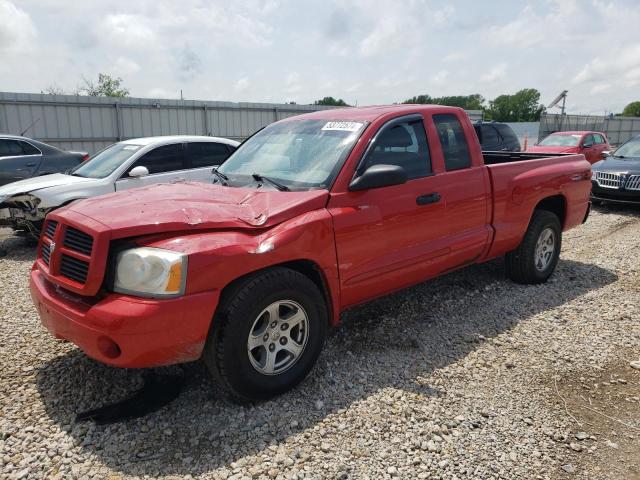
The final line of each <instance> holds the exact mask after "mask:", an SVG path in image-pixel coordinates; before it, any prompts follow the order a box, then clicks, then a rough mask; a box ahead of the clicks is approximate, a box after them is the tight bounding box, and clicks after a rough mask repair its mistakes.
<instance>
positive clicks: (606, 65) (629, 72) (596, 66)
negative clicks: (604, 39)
mask: <svg viewBox="0 0 640 480" xmlns="http://www.w3.org/2000/svg"><path fill="white" fill-rule="evenodd" d="M615 77H624V78H627V79H628V80H631V81H632V82H633V81H634V80H637V79H638V78H640V44H638V45H632V46H629V47H626V48H624V49H622V50H621V51H620V52H619V53H618V54H617V55H615V56H607V57H605V58H603V57H600V56H598V57H595V58H594V59H593V60H591V61H590V62H589V63H588V64H587V65H585V66H584V67H583V68H582V69H581V70H580V71H579V72H578V74H577V75H576V76H575V77H574V79H573V83H574V84H576V85H579V84H582V83H587V82H597V81H600V80H604V79H607V78H615Z"/></svg>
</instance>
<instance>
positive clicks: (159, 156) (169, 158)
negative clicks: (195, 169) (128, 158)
mask: <svg viewBox="0 0 640 480" xmlns="http://www.w3.org/2000/svg"><path fill="white" fill-rule="evenodd" d="M139 166H142V167H147V170H149V173H150V174H151V175H153V174H154V173H165V172H172V171H174V170H182V169H184V168H185V155H184V150H183V149H182V144H181V143H174V144H172V145H163V146H162V147H157V148H154V149H153V150H151V151H150V152H149V153H147V154H145V155H144V156H142V157H140V158H139V159H138V160H136V161H135V162H134V164H133V165H132V166H131V168H130V169H129V171H131V170H132V169H133V168H135V167H139Z"/></svg>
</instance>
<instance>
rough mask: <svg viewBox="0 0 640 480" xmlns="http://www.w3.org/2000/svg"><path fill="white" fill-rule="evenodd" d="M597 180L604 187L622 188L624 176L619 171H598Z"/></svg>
mask: <svg viewBox="0 0 640 480" xmlns="http://www.w3.org/2000/svg"><path fill="white" fill-rule="evenodd" d="M596 181H597V182H598V185H600V186H601V187H603V188H620V186H621V183H622V176H621V175H620V174H619V173H606V172H596Z"/></svg>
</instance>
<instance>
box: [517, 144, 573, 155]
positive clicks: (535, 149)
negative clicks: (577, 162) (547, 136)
mask: <svg viewBox="0 0 640 480" xmlns="http://www.w3.org/2000/svg"><path fill="white" fill-rule="evenodd" d="M579 150H580V149H579V147H558V146H555V147H554V146H545V145H532V146H531V147H527V150H526V151H527V152H531V153H578V151H579Z"/></svg>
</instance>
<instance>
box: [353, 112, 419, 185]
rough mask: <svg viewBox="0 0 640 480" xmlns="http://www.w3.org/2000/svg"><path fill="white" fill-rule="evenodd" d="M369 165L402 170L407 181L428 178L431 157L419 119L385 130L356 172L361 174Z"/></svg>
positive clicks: (397, 124)
mask: <svg viewBox="0 0 640 480" xmlns="http://www.w3.org/2000/svg"><path fill="white" fill-rule="evenodd" d="M383 128H385V127H383ZM372 165H397V166H399V167H403V168H404V169H405V171H406V172H407V178H408V179H409V180H411V179H413V178H420V177H426V176H428V175H430V174H431V157H430V155H429V146H428V144H427V135H426V133H425V131H424V125H423V124H422V120H421V119H420V120H411V121H406V122H402V123H396V124H394V125H392V126H390V127H388V128H385V129H384V130H383V131H382V132H381V133H380V134H379V135H378V138H377V139H376V143H375V145H374V146H373V149H372V150H370V151H369V153H368V154H367V157H366V159H365V161H364V162H363V166H362V167H361V168H360V169H359V170H360V171H361V172H362V171H364V170H366V169H367V168H369V167H370V166H372Z"/></svg>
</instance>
